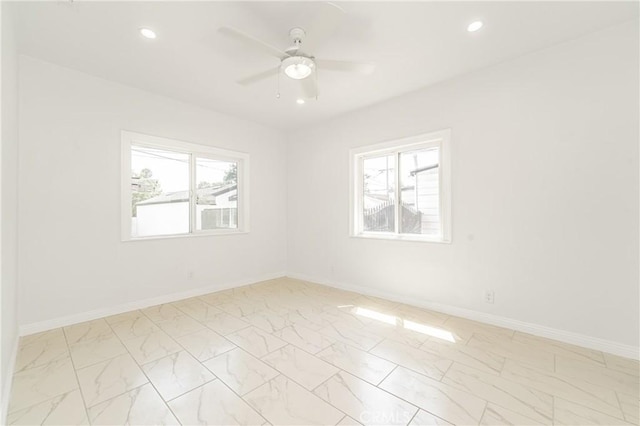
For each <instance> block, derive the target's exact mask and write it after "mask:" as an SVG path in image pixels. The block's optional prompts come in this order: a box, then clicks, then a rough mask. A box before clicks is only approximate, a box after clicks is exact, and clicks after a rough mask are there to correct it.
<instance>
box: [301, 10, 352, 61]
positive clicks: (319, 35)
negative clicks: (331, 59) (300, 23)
mask: <svg viewBox="0 0 640 426" xmlns="http://www.w3.org/2000/svg"><path fill="white" fill-rule="evenodd" d="M344 15H345V11H344V10H343V9H342V8H341V7H340V6H338V5H336V4H334V3H330V2H323V3H320V11H319V12H318V13H317V14H316V16H315V19H314V20H313V21H312V22H311V23H310V24H309V26H308V27H306V28H305V29H304V30H305V32H306V34H307V38H305V40H304V49H305V51H309V52H312V51H314V50H316V49H317V48H318V46H320V45H322V44H323V43H324V42H325V41H326V40H327V39H328V38H329V36H331V35H332V34H333V33H334V32H335V30H336V28H338V25H340V23H341V22H342V20H343V19H344Z"/></svg>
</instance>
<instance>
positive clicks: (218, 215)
mask: <svg viewBox="0 0 640 426" xmlns="http://www.w3.org/2000/svg"><path fill="white" fill-rule="evenodd" d="M123 150H125V152H127V153H128V155H127V156H125V157H123V159H124V160H125V166H126V169H129V170H130V172H129V174H128V177H126V179H128V181H127V183H126V184H124V185H125V186H124V187H123V195H125V197H126V198H123V201H125V200H126V201H125V202H126V203H127V204H128V207H127V209H128V212H127V213H126V215H125V216H123V221H124V223H128V224H130V231H129V233H128V234H124V233H123V238H124V239H130V238H144V237H152V236H163V235H186V234H191V233H195V232H207V233H213V232H216V231H218V232H219V231H225V232H228V231H233V230H235V231H238V230H243V231H244V230H246V229H247V214H246V212H244V211H243V207H244V203H245V202H246V194H245V193H244V189H245V188H246V180H245V179H244V176H243V175H242V173H243V171H245V170H246V167H247V166H248V156H247V155H246V154H242V153H235V152H231V151H226V150H220V149H217V148H210V147H205V146H200V145H194V144H189V143H186V142H180V141H173V140H169V139H164V138H157V137H152V136H146V135H139V134H134V133H131V132H123ZM123 183H124V180H123Z"/></svg>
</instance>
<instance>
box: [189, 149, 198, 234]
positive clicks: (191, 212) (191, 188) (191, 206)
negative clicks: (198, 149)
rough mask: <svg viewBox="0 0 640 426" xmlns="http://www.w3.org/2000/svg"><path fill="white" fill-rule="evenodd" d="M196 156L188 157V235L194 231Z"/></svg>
mask: <svg viewBox="0 0 640 426" xmlns="http://www.w3.org/2000/svg"><path fill="white" fill-rule="evenodd" d="M196 199H197V194H196V156H195V154H190V155H189V233H190V234H193V233H195V229H196Z"/></svg>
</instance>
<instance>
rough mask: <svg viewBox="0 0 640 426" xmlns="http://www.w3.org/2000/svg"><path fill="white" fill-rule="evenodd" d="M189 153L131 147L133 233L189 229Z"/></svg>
mask: <svg viewBox="0 0 640 426" xmlns="http://www.w3.org/2000/svg"><path fill="white" fill-rule="evenodd" d="M189 161H190V159H189V154H184V153H177V152H173V151H166V150H160V149H155V148H147V147H142V146H136V145H132V146H131V236H132V237H134V238H135V237H147V236H154V235H174V234H186V233H188V232H189Z"/></svg>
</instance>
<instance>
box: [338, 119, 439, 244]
mask: <svg viewBox="0 0 640 426" xmlns="http://www.w3.org/2000/svg"><path fill="white" fill-rule="evenodd" d="M450 145H451V129H444V130H439V131H436V132H431V133H426V134H422V135H417V136H411V137H407V138H402V139H397V140H393V141H387V142H382V143H378V144H374V145H367V146H362V147H358V148H353V149H351V150H349V176H350V178H349V235H350V236H351V237H356V238H377V239H385V240H399V241H423V242H432V243H450V242H451V146H450ZM432 147H438V148H439V153H440V162H439V167H438V173H439V185H440V227H441V229H440V234H439V235H438V236H437V237H434V236H433V235H422V234H400V233H399V230H398V227H399V220H398V219H399V211H398V210H399V206H400V204H399V200H400V196H401V194H400V189H399V188H400V168H399V167H398V165H397V163H398V155H399V154H400V153H401V152H406V151H412V150H418V149H426V148H432ZM383 155H393V156H394V171H395V174H396V176H395V185H396V190H395V197H396V202H395V206H396V214H395V218H396V220H395V223H396V225H395V228H396V229H395V231H394V232H371V231H364V230H363V210H362V209H363V205H362V200H363V196H364V170H363V167H364V159H365V158H369V157H379V156H383Z"/></svg>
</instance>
